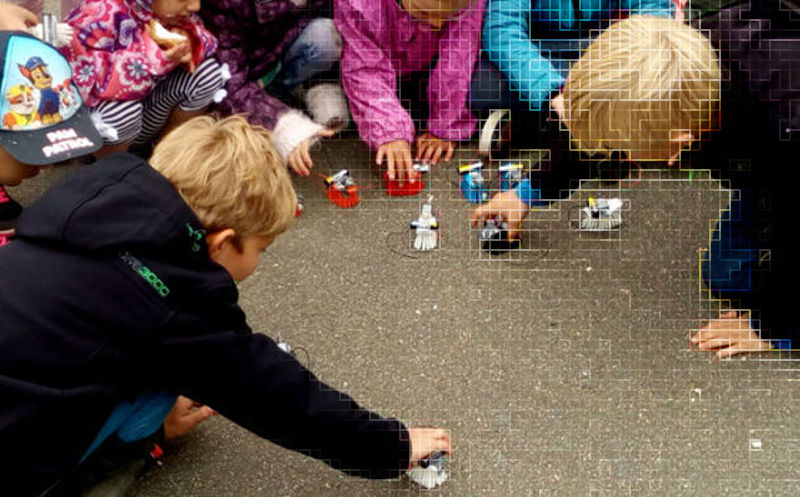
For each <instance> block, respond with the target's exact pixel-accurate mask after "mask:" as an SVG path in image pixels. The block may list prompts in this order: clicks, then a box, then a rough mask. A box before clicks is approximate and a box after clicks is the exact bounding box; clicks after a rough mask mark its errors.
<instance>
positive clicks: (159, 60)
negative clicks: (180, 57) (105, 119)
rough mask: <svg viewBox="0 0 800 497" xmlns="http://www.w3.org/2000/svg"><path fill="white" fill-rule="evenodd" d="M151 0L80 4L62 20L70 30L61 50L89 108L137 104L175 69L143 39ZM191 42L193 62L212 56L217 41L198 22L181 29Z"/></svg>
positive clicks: (101, 0)
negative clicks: (122, 102)
mask: <svg viewBox="0 0 800 497" xmlns="http://www.w3.org/2000/svg"><path fill="white" fill-rule="evenodd" d="M151 3H152V0H84V1H83V2H81V3H80V4H78V5H77V6H76V7H75V9H74V10H73V11H72V13H70V15H69V16H67V19H66V22H68V23H69V24H70V25H71V26H72V27H73V28H75V34H74V36H73V38H72V41H71V43H70V44H69V45H67V46H65V47H63V48H62V49H61V51H62V53H63V54H64V56H65V57H66V58H67V60H69V63H70V65H71V66H72V74H73V81H74V82H75V85H76V86H77V87H78V90H79V91H80V93H81V97H83V100H84V102H86V104H87V105H88V106H89V107H95V106H97V105H98V104H99V103H100V102H104V101H108V100H125V101H129V100H140V99H142V98H144V97H146V96H147V95H148V94H149V93H150V92H151V91H152V89H153V87H154V86H155V84H156V83H157V82H158V81H159V79H160V78H162V77H163V76H165V75H167V74H168V73H169V72H170V71H172V70H173V69H174V68H175V67H176V65H175V63H174V62H172V61H170V60H168V59H167V58H166V57H165V56H164V51H163V50H162V49H161V47H159V46H158V44H157V43H156V42H155V41H153V39H152V38H150V36H149V35H148V34H147V31H146V30H145V26H146V25H147V23H148V22H149V21H150V19H152V17H153V13H152V10H151V9H150V5H151ZM182 28H183V29H185V30H186V31H188V32H190V36H191V37H192V38H193V39H194V40H196V45H197V46H196V50H198V51H199V55H198V59H199V60H203V59H205V58H207V57H208V56H210V55H211V54H213V53H214V51H215V50H216V47H217V41H216V39H215V38H214V36H213V35H212V34H211V33H209V32H208V31H207V30H206V29H205V28H204V27H203V24H202V22H201V21H200V18H199V17H196V16H192V18H190V20H189V23H188V24H186V25H184V26H182Z"/></svg>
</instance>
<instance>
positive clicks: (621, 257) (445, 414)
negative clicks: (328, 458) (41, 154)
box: [13, 140, 800, 497]
mask: <svg viewBox="0 0 800 497" xmlns="http://www.w3.org/2000/svg"><path fill="white" fill-rule="evenodd" d="M314 158H315V160H316V164H317V165H316V167H315V170H316V171H320V172H330V171H334V170H336V169H339V168H344V167H347V168H350V169H351V171H352V172H353V174H354V176H355V179H356V180H357V182H358V183H359V184H360V185H361V186H362V187H363V188H364V189H365V190H364V191H363V192H362V200H361V203H360V205H359V206H358V207H356V208H354V209H350V210H342V209H338V208H336V207H335V206H333V205H331V204H330V203H328V202H327V201H326V199H325V197H324V190H323V188H322V186H321V184H322V183H321V180H320V178H318V177H312V178H310V179H296V180H295V183H296V186H297V188H298V190H299V191H300V192H301V193H303V195H305V198H306V212H305V214H304V215H303V216H302V217H301V218H300V219H299V220H298V222H297V223H296V225H295V226H294V227H293V228H292V229H291V230H290V231H289V232H287V233H286V234H285V235H283V236H281V237H279V238H278V240H277V241H276V242H275V243H274V244H273V246H272V247H271V248H270V249H268V251H267V253H266V254H265V255H264V256H262V261H261V264H260V266H259V269H258V271H257V273H256V274H255V275H253V276H252V277H251V278H250V279H249V280H247V281H245V282H244V283H243V284H241V285H240V290H241V303H242V306H243V308H244V309H245V310H246V311H247V313H248V316H249V322H250V324H251V326H252V328H253V329H254V330H257V331H259V332H264V333H267V334H268V335H270V336H276V335H277V334H278V333H281V335H282V337H283V338H284V339H285V340H287V341H288V342H289V343H290V344H291V345H292V346H294V347H295V348H302V349H304V350H305V351H306V352H307V355H306V354H305V353H302V352H301V353H300V358H301V360H302V361H303V362H304V363H306V364H307V365H309V366H310V367H311V368H312V370H313V371H314V372H315V373H316V374H317V375H318V376H319V377H320V378H322V379H323V380H324V381H326V382H327V383H329V384H330V385H332V386H334V387H336V388H339V389H342V390H344V391H346V392H348V393H349V394H351V395H353V396H354V397H355V398H356V399H357V400H359V401H360V403H362V404H363V405H365V406H367V407H369V408H371V409H373V410H376V411H378V412H380V413H381V414H384V415H392V416H396V417H399V418H401V419H402V420H404V421H405V422H407V423H408V424H410V425H440V426H445V427H447V428H449V429H450V430H451V433H452V437H453V439H454V443H455V447H456V453H455V456H454V458H453V460H452V462H451V466H450V467H451V469H452V480H451V481H449V482H447V483H445V485H444V486H443V487H441V488H440V489H437V490H435V492H436V493H437V494H441V495H447V496H459V497H461V496H548V497H554V496H591V497H601V496H618V495H624V496H645V495H648V496H678V495H686V496H696V495H709V496H711V495H726V496H727V495H742V496H744V495H747V496H759V497H764V496H770V497H776V496H796V495H800V468H798V463H800V456H799V455H798V454H800V423H798V422H797V421H795V419H796V417H797V414H798V410H799V409H800V397H799V396H798V394H797V393H796V392H797V391H798V390H797V380H798V378H800V372H799V371H798V368H800V365H798V363H796V362H793V361H791V360H789V359H790V358H789V357H787V356H785V355H784V356H779V355H777V353H772V354H762V355H759V356H755V355H754V356H751V357H749V358H746V359H745V360H733V361H722V362H720V361H717V360H713V359H712V358H710V357H709V355H707V354H705V353H701V352H698V351H692V350H690V347H689V337H690V335H691V329H692V328H696V327H697V326H698V322H699V320H700V319H702V318H705V317H707V316H708V315H709V312H710V311H711V310H712V309H713V308H715V307H716V308H718V307H719V305H720V304H719V303H715V302H709V301H708V298H707V295H705V294H704V293H702V292H701V290H700V288H699V285H698V261H699V253H698V251H699V249H701V248H702V247H705V246H707V244H708V237H709V223H710V220H711V219H713V218H715V217H717V216H718V211H719V209H720V207H722V206H723V205H724V204H725V199H726V198H727V196H728V192H727V191H725V190H721V189H720V185H719V183H718V182H716V181H712V180H709V179H708V178H709V177H708V174H707V173H699V172H695V173H692V178H691V179H690V177H689V173H688V172H686V171H683V172H681V171H669V172H666V171H645V172H644V173H643V177H642V178H641V180H640V179H638V178H637V179H633V180H631V181H627V182H625V183H623V184H622V185H617V186H614V187H613V188H615V191H616V193H617V194H620V195H621V196H622V197H623V198H624V199H625V200H626V204H625V212H624V214H623V217H624V224H623V227H622V229H621V230H620V231H617V232H611V233H605V234H598V233H585V232H579V231H576V230H574V229H573V228H574V225H575V221H576V219H577V209H578V207H579V206H580V205H582V204H581V203H580V202H579V200H578V198H579V197H583V198H585V197H586V196H587V195H588V192H589V191H590V190H592V189H593V188H597V186H598V185H596V184H585V185H583V186H584V190H583V191H582V192H578V193H575V194H574V195H573V200H571V201H567V202H563V203H562V204H561V205H560V206H558V207H554V208H552V209H550V210H544V211H538V212H534V213H533V214H532V216H531V220H530V222H528V223H527V224H526V226H525V228H526V230H527V231H526V233H525V235H524V238H525V242H524V243H523V247H522V248H521V250H519V251H517V252H513V253H509V254H506V255H505V256H500V257H494V258H492V257H489V256H488V255H487V254H485V253H483V252H481V251H480V249H479V246H478V242H477V233H476V232H475V231H474V230H471V229H470V228H469V226H468V222H467V216H468V211H469V204H468V203H467V202H466V201H464V200H463V199H461V198H460V196H459V192H458V188H457V173H456V172H455V168H456V165H457V164H456V161H453V162H451V163H450V164H445V165H443V166H439V167H438V168H436V169H435V171H434V172H433V173H432V178H431V179H432V180H431V182H430V185H429V187H430V193H432V194H433V195H434V196H435V198H436V202H437V204H438V207H439V209H440V219H441V221H442V224H443V230H442V235H443V239H442V243H441V247H440V248H439V249H437V250H436V251H434V252H430V253H425V254H422V253H416V252H413V251H411V250H409V247H410V243H411V237H410V235H409V231H408V222H409V221H410V220H411V219H413V218H416V217H417V215H418V213H419V209H420V205H421V200H422V199H421V197H412V198H407V199H391V198H388V197H387V196H386V195H385V194H384V193H383V192H382V190H381V189H380V188H379V182H378V180H377V173H376V172H375V171H374V170H371V169H370V166H369V155H368V154H367V152H366V151H365V150H364V149H363V147H361V146H359V145H357V144H356V142H355V141H354V140H341V141H338V142H336V141H334V142H329V143H327V144H325V145H324V147H323V148H322V149H319V150H317V151H316V152H315V155H314ZM57 174H59V173H57V172H56V173H51V174H50V178H52V177H53V176H54V175H57ZM42 183H47V181H44V182H42ZM606 186H607V187H611V186H610V185H606ZM34 190H35V189H34ZM34 190H30V189H27V190H21V189H17V190H16V191H15V192H13V193H14V194H16V196H19V197H20V198H30V197H31V196H32V195H33V193H35V192H34ZM606 191H607V190H606ZM607 192H608V191H607ZM594 193H596V190H595V191H594ZM198 367H202V365H198ZM275 408H276V409H280V406H279V405H276V406H275ZM365 457H369V454H365ZM126 485H127V484H126ZM128 494H129V495H130V496H135V497H145V496H146V497H162V496H164V497H165V496H175V495H181V496H195V497H204V496H208V497H211V496H214V497H216V496H220V495H232V496H251V495H253V496H254V495H264V496H314V497H327V496H354V497H360V496H364V497H366V496H376V497H379V496H398V495H409V494H411V495H417V494H425V493H424V491H422V490H420V489H419V488H418V487H416V486H414V485H413V484H411V483H409V482H408V481H407V480H405V479H402V480H394V481H378V482H375V481H367V480H360V479H354V478H349V477H346V476H344V475H342V474H340V473H338V472H336V471H334V470H331V469H330V468H328V467H327V466H326V465H324V464H322V463H320V462H317V461H315V460H312V459H309V458H307V457H304V456H301V455H298V454H295V453H292V452H289V451H286V450H283V449H280V448H278V447H276V446H275V445H272V444H271V443H269V442H267V441H264V440H261V439H259V438H258V437H256V436H255V435H253V434H250V433H248V432H247V431H245V430H243V429H241V428H239V427H237V426H235V425H233V424H232V423H230V422H228V421H226V420H225V419H222V418H215V419H212V420H211V421H209V422H207V423H206V424H204V425H202V426H200V427H199V428H198V429H196V430H195V431H194V432H193V433H191V434H189V435H188V436H186V437H184V438H183V439H181V440H179V441H177V442H175V443H172V444H169V445H168V446H167V455H166V457H165V460H164V464H163V466H160V467H156V468H154V469H153V470H151V471H150V472H149V473H148V474H147V475H146V476H145V477H143V478H142V479H141V480H139V481H138V482H137V483H136V484H134V485H133V486H132V487H130V488H129V492H128ZM425 495H427V494H425Z"/></svg>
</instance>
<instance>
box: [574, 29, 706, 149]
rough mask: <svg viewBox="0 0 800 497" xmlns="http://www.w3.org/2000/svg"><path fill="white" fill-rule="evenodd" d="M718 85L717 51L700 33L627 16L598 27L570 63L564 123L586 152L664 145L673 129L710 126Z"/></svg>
mask: <svg viewBox="0 0 800 497" xmlns="http://www.w3.org/2000/svg"><path fill="white" fill-rule="evenodd" d="M719 85H720V69H719V60H718V58H717V54H716V52H715V50H714V48H713V47H712V46H711V43H710V42H709V40H708V39H707V38H706V37H705V36H704V35H703V34H702V33H701V32H700V31H698V30H696V29H694V28H692V27H691V26H688V25H686V24H684V23H682V22H680V21H677V20H674V19H665V18H659V17H646V16H633V17H631V18H629V19H626V20H623V21H620V22H617V23H615V24H613V25H612V26H610V27H609V28H608V29H606V30H605V31H604V32H603V33H601V34H600V35H599V36H598V37H597V39H595V40H594V41H593V42H592V43H591V45H589V47H588V48H587V49H586V50H585V51H584V52H583V54H582V55H581V58H580V59H579V60H578V61H577V62H576V63H575V64H574V65H573V66H572V68H571V69H570V72H569V77H568V79H567V82H566V85H565V86H564V93H563V95H564V100H565V109H566V111H567V126H568V127H569V130H570V133H571V135H572V138H573V140H574V141H575V143H576V144H577V146H578V148H579V149H580V150H581V151H584V152H588V153H591V154H597V153H600V154H603V155H607V154H608V153H609V152H612V151H615V150H626V149H631V148H634V147H635V148H637V151H638V152H647V151H649V150H664V149H665V147H668V146H669V145H668V144H669V141H670V139H672V138H675V137H676V134H680V133H682V132H691V133H692V134H693V135H694V137H695V138H700V137H701V134H702V133H704V132H707V131H710V130H711V129H712V128H716V127H717V124H718V113H717V110H718V107H719ZM664 159H666V157H660V158H659V160H664Z"/></svg>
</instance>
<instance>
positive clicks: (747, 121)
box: [690, 0, 800, 349]
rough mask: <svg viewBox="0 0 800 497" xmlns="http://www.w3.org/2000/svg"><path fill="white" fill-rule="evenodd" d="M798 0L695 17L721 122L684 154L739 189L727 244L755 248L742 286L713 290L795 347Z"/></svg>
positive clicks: (799, 334)
mask: <svg viewBox="0 0 800 497" xmlns="http://www.w3.org/2000/svg"><path fill="white" fill-rule="evenodd" d="M796 3H797V2H796V0H791V1H789V0H782V1H781V2H772V1H770V0H749V1H747V2H741V5H740V6H738V7H733V8H730V9H723V10H720V11H719V12H718V13H715V14H714V15H712V16H709V17H708V18H705V19H703V20H702V21H701V23H700V27H701V28H703V29H704V30H707V31H705V32H706V33H707V34H708V35H709V37H710V39H711V41H712V43H713V44H714V46H715V47H717V48H718V50H719V54H720V59H721V63H722V69H723V81H722V90H723V93H722V98H721V116H722V122H721V127H720V129H719V130H718V131H715V132H714V133H712V135H711V140H710V141H707V142H704V143H702V144H700V147H699V148H700V150H698V151H697V152H695V153H693V154H692V155H691V156H690V160H691V161H692V165H693V166H694V167H697V168H711V169H713V170H715V171H718V172H719V176H720V178H721V179H723V180H725V184H724V185H725V186H726V187H730V188H734V189H736V190H738V192H737V195H736V198H738V199H741V200H737V201H738V202H740V203H741V211H740V215H739V216H738V217H737V218H736V219H734V220H733V221H731V223H732V228H731V231H732V237H733V238H734V239H735V240H734V244H738V245H741V246H742V247H744V246H748V244H749V246H750V247H753V248H756V249H759V252H758V256H759V257H758V261H755V262H754V263H753V264H752V273H751V278H752V283H751V287H750V289H749V291H733V292H719V293H717V294H715V295H714V297H717V298H723V299H730V300H732V301H733V303H734V305H739V306H741V308H743V309H752V310H753V311H754V316H755V318H756V319H757V320H758V323H757V324H756V325H757V327H759V328H760V329H761V336H762V337H763V338H771V339H786V338H788V339H791V340H792V347H793V348H794V349H800V327H798V324H797V319H796V317H795V314H794V312H793V311H794V309H795V308H796V303H795V302H794V301H795V300H796V299H795V297H794V292H792V291H787V289H791V288H792V286H793V285H794V282H795V281H797V279H798V278H800V259H799V258H798V257H797V254H796V248H795V246H796V241H795V240H796V238H797V235H796V233H797V214H796V212H797V185H798V182H800V169H799V168H798V167H797V157H798V154H800V57H798V54H800V17H798V16H797V15H796V14H795V13H794V12H792V11H790V8H794V9H797V8H798V7H797V6H795V4H796ZM778 4H780V5H778Z"/></svg>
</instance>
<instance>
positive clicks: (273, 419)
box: [0, 117, 451, 495]
mask: <svg viewBox="0 0 800 497" xmlns="http://www.w3.org/2000/svg"><path fill="white" fill-rule="evenodd" d="M151 163H152V164H148V163H147V162H145V161H144V160H142V159H139V158H137V157H135V156H133V155H129V154H125V153H123V154H116V155H111V156H108V157H106V158H104V159H102V160H100V161H99V162H98V163H97V164H95V165H93V166H92V167H89V168H85V169H83V170H80V171H78V172H77V173H75V174H73V175H72V176H69V177H68V178H67V179H66V181H64V182H63V183H62V184H60V185H59V186H57V187H55V188H53V189H52V190H50V191H49V192H48V193H46V194H45V195H44V196H43V197H42V198H41V200H40V201H38V202H37V203H35V204H34V205H33V206H31V207H30V208H29V209H27V210H26V211H25V213H24V214H23V217H22V219H21V220H20V223H19V226H18V233H19V238H18V240H17V241H15V242H13V243H11V244H9V245H8V246H6V247H3V248H2V249H0V272H1V273H2V274H3V278H4V285H3V286H2V288H0V315H2V316H3V320H4V325H3V326H2V327H1V328H0V364H2V368H0V397H2V398H3V399H4V402H3V403H2V405H0V419H3V420H4V422H3V423H2V424H0V446H3V447H16V449H15V451H14V454H6V453H4V454H3V455H0V477H2V479H3V482H4V491H6V492H8V493H9V495H39V494H41V493H42V492H43V491H47V490H48V489H52V488H54V487H58V486H59V485H60V481H61V480H62V479H63V478H64V477H65V475H67V474H69V473H71V472H73V471H74V470H75V468H76V467H77V466H78V465H79V464H80V463H81V462H83V461H84V460H86V459H87V458H88V457H89V456H90V455H91V454H92V453H93V452H94V451H95V450H96V449H97V448H98V447H99V446H100V445H102V444H103V443H104V442H106V441H109V440H116V441H117V443H118V442H123V443H127V442H134V441H136V440H140V439H143V438H147V437H150V436H151V435H152V434H153V433H154V432H156V431H158V430H159V429H160V428H161V426H162V424H163V422H164V418H165V417H166V415H167V413H168V412H169V411H170V409H171V408H172V406H173V405H174V404H175V398H176V396H177V395H179V394H182V395H186V396H187V397H190V398H192V399H194V400H196V401H198V402H200V403H202V404H205V405H207V406H209V407H210V408H213V409H214V410H216V411H218V412H219V413H220V414H222V415H224V416H226V417H228V418H229V419H231V420H232V421H234V422H236V423H237V424H240V425H241V426H243V427H245V428H247V429H249V430H251V431H253V432H255V433H257V434H258V435H260V436H262V437H265V438H268V439H269V440H272V441H273V442H275V443H278V444H280V445H282V446H284V447H287V448H290V449H293V450H298V451H302V452H306V453H310V454H312V455H313V456H314V457H316V458H318V459H321V460H323V461H325V462H326V463H328V464H330V465H331V466H333V467H336V468H338V469H341V470H343V471H347V472H348V473H351V474H356V475H360V476H365V477H372V478H385V477H390V476H393V475H397V474H399V473H400V472H401V471H403V470H405V469H407V468H408V467H409V465H410V464H411V463H412V462H414V461H416V460H419V459H421V458H423V457H425V456H426V455H427V454H429V453H430V452H432V451H436V450H442V451H445V452H449V451H450V450H451V449H450V442H449V438H448V435H447V433H446V432H445V431H444V430H440V429H435V428H426V429H422V428H416V429H414V428H412V429H407V428H406V427H405V425H403V423H401V422H400V421H397V420H395V419H384V418H381V417H379V416H378V415H377V414H374V413H372V412H369V411H367V410H365V409H362V408H361V407H360V406H358V404H356V402H355V401H353V399H351V398H350V397H349V396H347V395H346V394H344V393H342V392H339V391H336V390H334V389H332V388H330V387H328V386H326V385H325V384H323V383H321V382H320V381H319V380H317V379H316V378H315V377H314V375H313V374H311V372H309V371H308V370H306V369H305V368H304V367H303V366H302V365H301V364H299V363H298V362H297V361H295V360H294V359H293V357H292V356H290V355H288V354H286V353H285V352H283V351H282V350H281V349H279V348H278V347H277V346H276V344H275V343H274V342H273V341H272V340H271V339H269V338H268V337H267V336H265V335H262V334H254V333H253V332H252V331H251V330H250V328H249V327H248V325H247V323H246V319H245V315H244V313H243V312H242V310H241V309H240V308H239V306H238V304H237V299H238V294H237V289H236V282H237V281H242V280H244V279H245V278H247V277H248V276H249V275H250V274H252V273H253V271H254V270H255V267H256V265H257V263H258V258H259V255H260V253H261V252H262V251H263V250H264V249H265V248H266V247H267V246H269V244H270V243H271V242H272V241H273V240H274V238H275V237H276V236H277V235H279V234H280V233H282V232H283V231H285V230H286V229H287V228H288V227H289V226H290V225H291V222H292V218H293V213H294V208H295V196H294V192H293V190H292V186H291V183H290V180H289V177H288V174H287V172H286V169H285V167H283V165H282V164H281V161H280V160H279V158H278V156H277V154H276V153H275V151H274V150H273V149H272V147H271V145H270V142H269V135H268V133H267V132H266V131H264V130H263V129H261V128H253V127H250V126H249V125H247V123H246V122H245V121H244V119H242V118H241V117H231V118H228V119H224V120H220V121H216V120H214V119H212V118H210V117H199V118H195V119H193V120H190V121H188V122H187V123H185V124H184V125H182V126H181V127H178V128H176V129H175V130H174V131H173V132H172V133H170V134H169V135H167V136H166V137H165V138H164V139H163V140H162V141H161V143H159V145H158V146H157V147H156V150H155V152H154V154H153V157H152V160H151ZM151 166H152V167H151ZM33 307H35V312H34V311H33V310H32V308H33ZM31 440H47V441H48V446H47V450H42V447H41V445H40V444H31V443H29V442H30V441H31Z"/></svg>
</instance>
